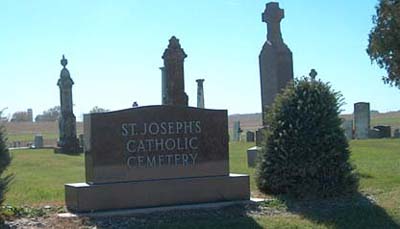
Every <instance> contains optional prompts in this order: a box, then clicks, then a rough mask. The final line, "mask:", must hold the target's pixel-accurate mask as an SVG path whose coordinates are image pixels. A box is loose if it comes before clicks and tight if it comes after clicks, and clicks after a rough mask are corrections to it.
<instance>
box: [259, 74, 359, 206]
mask: <svg viewBox="0 0 400 229" xmlns="http://www.w3.org/2000/svg"><path fill="white" fill-rule="evenodd" d="M341 101H342V100H341V95H340V93H338V92H335V91H333V90H332V89H331V87H330V86H329V84H326V83H323V82H321V81H320V80H313V79H307V78H303V79H300V80H295V81H294V83H292V84H290V85H289V86H288V87H287V88H286V89H285V90H284V91H283V92H282V93H281V94H280V95H278V96H277V98H276V100H275V102H274V104H273V105H272V107H271V109H269V111H268V113H267V114H266V115H267V124H268V126H267V128H266V131H265V136H266V142H264V146H263V148H262V154H261V157H260V162H259V164H258V167H257V178H256V180H257V186H258V188H259V189H260V190H261V191H263V192H265V193H270V194H286V195H289V196H291V197H295V198H326V197H334V196H340V195H346V194H349V193H353V192H354V191H356V190H357V187H358V178H357V176H356V175H355V173H354V168H353V167H352V165H351V164H350V162H349V156H350V152H349V146H348V142H347V139H346V137H345V135H344V131H343V129H341V127H340V125H341V122H342V121H341V119H340V118H339V112H340V110H339V109H340V106H341V105H342V102H341Z"/></svg>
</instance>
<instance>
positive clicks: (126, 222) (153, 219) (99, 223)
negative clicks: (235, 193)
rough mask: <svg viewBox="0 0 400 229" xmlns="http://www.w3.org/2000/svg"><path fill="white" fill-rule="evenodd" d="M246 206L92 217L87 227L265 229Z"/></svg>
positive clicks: (102, 228) (103, 228)
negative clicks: (249, 213)
mask: <svg viewBox="0 0 400 229" xmlns="http://www.w3.org/2000/svg"><path fill="white" fill-rule="evenodd" d="M246 213H247V210H246V207H245V206H243V205H237V206H230V207H224V208H220V209H196V210H176V211H168V212H156V213H150V214H136V215H134V216H129V217H101V218H99V217H91V218H89V220H88V222H86V223H85V224H87V225H90V226H96V228H99V229H100V228H101V229H105V228H171V229H172V228H174V229H175V228H182V229H183V228H190V229H194V228H254V229H261V228H262V227H261V226H260V225H259V224H258V223H257V222H256V221H255V220H254V219H253V218H252V217H250V216H248V215H247V214H246Z"/></svg>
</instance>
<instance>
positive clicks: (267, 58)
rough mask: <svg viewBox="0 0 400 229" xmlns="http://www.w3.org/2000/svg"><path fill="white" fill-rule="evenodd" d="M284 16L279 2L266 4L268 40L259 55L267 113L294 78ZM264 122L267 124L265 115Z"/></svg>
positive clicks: (263, 16)
mask: <svg viewBox="0 0 400 229" xmlns="http://www.w3.org/2000/svg"><path fill="white" fill-rule="evenodd" d="M283 18H284V11H283V9H281V8H279V3H276V2H270V3H267V4H266V8H265V11H264V13H262V21H263V22H266V23H267V41H266V42H265V43H264V46H263V48H262V50H261V52H260V55H259V63H260V82H261V103H262V112H263V114H265V112H267V110H268V109H269V107H270V106H271V105H272V103H273V102H274V100H275V97H276V95H277V94H278V93H279V92H281V90H282V89H283V88H285V87H286V85H287V84H288V83H289V82H290V81H292V80H293V60H292V52H291V51H290V49H289V48H288V47H287V46H286V44H285V43H284V42H283V39H282V33H281V25H280V22H281V20H282V19H283ZM263 124H264V126H266V125H267V124H266V120H265V115H263Z"/></svg>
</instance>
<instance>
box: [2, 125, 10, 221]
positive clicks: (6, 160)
mask: <svg viewBox="0 0 400 229" xmlns="http://www.w3.org/2000/svg"><path fill="white" fill-rule="evenodd" d="M10 162H11V157H10V153H9V151H8V148H7V145H6V137H5V130H4V127H3V126H2V125H1V123H0V205H1V204H3V202H4V194H5V192H6V191H7V186H8V184H9V182H10V181H11V178H12V176H11V175H7V176H4V175H3V172H4V171H5V170H6V169H7V166H8V165H9V164H10ZM2 221H3V220H2V216H1V214H0V225H1V224H2Z"/></svg>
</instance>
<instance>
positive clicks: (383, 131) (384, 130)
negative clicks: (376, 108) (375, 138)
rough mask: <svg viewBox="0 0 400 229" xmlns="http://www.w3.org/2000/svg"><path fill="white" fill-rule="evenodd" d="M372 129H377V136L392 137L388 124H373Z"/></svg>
mask: <svg viewBox="0 0 400 229" xmlns="http://www.w3.org/2000/svg"><path fill="white" fill-rule="evenodd" d="M374 129H377V130H379V138H390V137H392V129H391V128H390V126H385V125H380V126H374Z"/></svg>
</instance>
